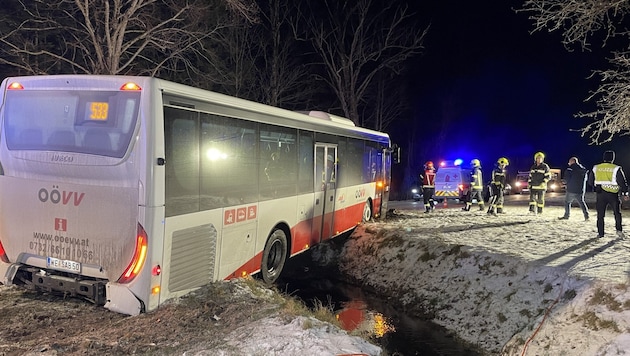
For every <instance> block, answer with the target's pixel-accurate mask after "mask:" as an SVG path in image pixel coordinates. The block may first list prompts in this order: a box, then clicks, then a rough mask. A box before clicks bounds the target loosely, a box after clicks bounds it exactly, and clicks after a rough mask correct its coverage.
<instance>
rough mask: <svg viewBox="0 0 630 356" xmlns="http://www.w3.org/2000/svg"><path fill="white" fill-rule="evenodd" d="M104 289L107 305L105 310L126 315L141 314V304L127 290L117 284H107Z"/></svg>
mask: <svg viewBox="0 0 630 356" xmlns="http://www.w3.org/2000/svg"><path fill="white" fill-rule="evenodd" d="M106 288H107V303H105V308H107V309H109V310H111V311H114V312H116V313H121V314H127V315H138V314H140V312H142V309H143V305H142V302H140V300H138V298H137V297H136V296H135V295H134V294H133V293H132V292H131V291H130V290H129V288H127V287H126V286H123V285H121V284H118V283H107V284H106Z"/></svg>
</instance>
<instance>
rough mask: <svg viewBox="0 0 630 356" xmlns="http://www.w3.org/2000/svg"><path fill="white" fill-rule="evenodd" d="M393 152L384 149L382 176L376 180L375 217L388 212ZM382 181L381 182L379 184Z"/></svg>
mask: <svg viewBox="0 0 630 356" xmlns="http://www.w3.org/2000/svg"><path fill="white" fill-rule="evenodd" d="M391 163H392V153H391V151H390V150H389V149H387V148H386V149H384V150H383V156H382V162H381V164H382V168H381V174H380V175H381V176H380V178H379V179H378V180H377V181H376V182H377V183H376V196H375V202H374V217H379V216H382V214H384V213H386V212H387V202H388V201H389V188H390V184H391V176H392V172H391V167H392V164H391ZM379 182H380V184H379Z"/></svg>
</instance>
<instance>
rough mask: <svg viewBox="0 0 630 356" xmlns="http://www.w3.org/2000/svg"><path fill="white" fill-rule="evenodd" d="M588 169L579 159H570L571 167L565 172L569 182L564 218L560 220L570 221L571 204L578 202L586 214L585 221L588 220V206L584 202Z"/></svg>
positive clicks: (566, 179) (565, 197)
mask: <svg viewBox="0 0 630 356" xmlns="http://www.w3.org/2000/svg"><path fill="white" fill-rule="evenodd" d="M587 173H588V169H586V168H585V167H584V166H583V165H581V164H580V162H578V159H577V157H571V158H569V167H567V169H566V170H565V171H564V179H565V181H566V182H567V193H566V195H565V196H564V216H561V217H559V218H558V219H560V220H568V219H569V215H570V213H571V204H572V203H573V201H574V200H576V201H577V202H578V204H579V205H580V208H581V209H582V214H584V220H588V206H587V205H586V202H585V201H584V190H585V189H586V179H587Z"/></svg>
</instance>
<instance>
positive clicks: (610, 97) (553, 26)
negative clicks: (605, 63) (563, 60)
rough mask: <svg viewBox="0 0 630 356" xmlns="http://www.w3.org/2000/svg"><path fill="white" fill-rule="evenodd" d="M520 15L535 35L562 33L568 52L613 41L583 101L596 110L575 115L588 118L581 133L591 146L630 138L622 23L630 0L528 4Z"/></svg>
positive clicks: (629, 83)
mask: <svg viewBox="0 0 630 356" xmlns="http://www.w3.org/2000/svg"><path fill="white" fill-rule="evenodd" d="M517 11H518V12H527V13H529V14H530V16H529V17H530V19H531V20H533V21H534V23H535V25H534V31H542V30H544V29H547V30H549V31H561V32H562V38H563V39H562V42H563V44H564V45H565V47H567V48H569V49H571V48H572V46H574V45H577V46H579V47H581V48H582V49H583V50H589V49H590V46H591V42H592V41H593V39H596V36H598V35H599V36H600V38H599V39H597V40H598V41H601V42H602V46H603V47H604V46H607V45H608V44H610V43H612V42H614V45H615V46H618V48H617V49H612V50H611V57H610V58H609V63H610V68H609V69H605V70H596V71H595V72H594V74H593V77H599V78H600V80H601V83H600V86H599V88H598V89H597V90H595V91H594V92H593V93H591V95H590V96H589V97H588V98H587V100H591V101H595V103H596V105H597V110H594V111H591V112H580V113H578V114H576V116H578V117H585V118H589V119H591V120H592V122H591V123H589V124H587V125H586V126H585V127H583V128H582V129H581V133H582V136H588V137H589V138H590V140H591V143H594V144H602V143H605V142H608V141H611V140H612V139H613V138H614V137H615V136H617V135H618V136H623V135H628V134H630V29H629V28H628V27H627V26H628V25H627V23H625V24H624V19H627V17H628V15H630V2H629V1H628V0H603V1H602V0H528V1H525V3H524V5H523V7H522V8H521V9H517Z"/></svg>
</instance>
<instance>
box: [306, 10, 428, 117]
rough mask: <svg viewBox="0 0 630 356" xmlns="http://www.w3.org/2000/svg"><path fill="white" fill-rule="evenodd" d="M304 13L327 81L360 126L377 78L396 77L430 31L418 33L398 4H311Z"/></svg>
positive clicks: (417, 50) (323, 76)
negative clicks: (387, 74) (386, 74)
mask: <svg viewBox="0 0 630 356" xmlns="http://www.w3.org/2000/svg"><path fill="white" fill-rule="evenodd" d="M307 4H308V8H307V9H304V10H305V11H304V12H303V16H304V18H306V25H307V28H308V30H309V31H310V34H309V38H310V40H311V42H312V43H313V46H314V48H315V51H316V52H317V54H318V55H319V57H320V58H321V64H322V65H323V67H324V68H325V74H322V75H319V76H318V77H319V79H322V80H323V81H325V82H326V83H327V84H328V86H330V88H331V89H332V90H333V91H334V92H335V94H336V96H337V98H338V99H339V101H340V104H341V109H342V111H343V112H344V115H345V116H346V117H347V118H349V119H351V120H352V121H354V122H355V123H357V124H360V123H361V120H360V117H359V106H360V104H362V102H363V101H364V100H365V99H366V93H367V91H368V89H369V88H370V85H371V83H372V81H373V79H374V77H375V76H376V75H377V74H378V73H379V72H381V71H383V70H390V71H393V72H394V73H397V72H398V71H399V70H400V68H401V64H402V63H403V62H404V61H405V60H406V59H407V58H409V57H411V56H413V55H416V54H418V53H419V52H420V51H421V49H422V48H423V45H422V44H423V40H424V36H425V34H426V32H427V30H428V28H427V29H424V30H422V29H418V28H417V26H415V24H414V23H413V22H412V19H411V14H410V13H409V12H408V7H406V6H403V5H398V4H399V2H395V1H378V2H373V0H341V1H338V0H311V1H308V2H307Z"/></svg>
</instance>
